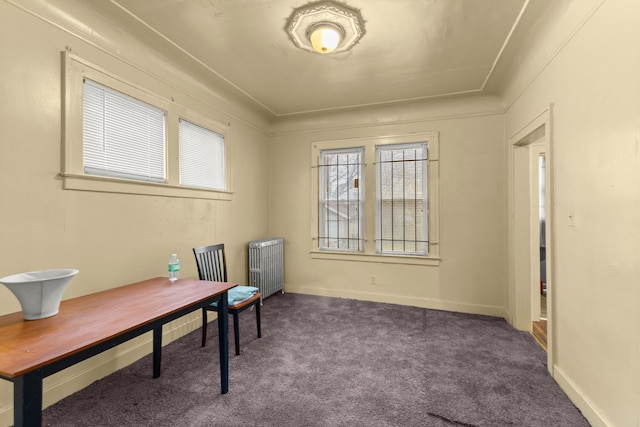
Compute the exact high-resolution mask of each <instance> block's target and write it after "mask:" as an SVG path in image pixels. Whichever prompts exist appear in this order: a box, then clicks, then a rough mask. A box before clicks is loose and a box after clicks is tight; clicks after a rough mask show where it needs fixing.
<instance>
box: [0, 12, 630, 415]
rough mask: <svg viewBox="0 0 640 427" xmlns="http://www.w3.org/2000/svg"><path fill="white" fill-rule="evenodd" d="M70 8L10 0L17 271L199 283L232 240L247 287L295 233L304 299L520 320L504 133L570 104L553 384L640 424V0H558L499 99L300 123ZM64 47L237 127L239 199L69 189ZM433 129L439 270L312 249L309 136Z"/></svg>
mask: <svg viewBox="0 0 640 427" xmlns="http://www.w3.org/2000/svg"><path fill="white" fill-rule="evenodd" d="M16 3H17V4H25V3H24V2H16ZM64 3H65V4H66V5H70V4H71V5H72V7H71V6H70V7H69V11H73V13H75V14H76V15H75V16H70V15H69V16H67V15H66V14H64V13H61V14H58V13H57V12H56V10H55V8H49V7H47V4H46V2H38V1H34V2H30V3H26V4H28V5H29V7H34V8H35V9H39V10H37V12H38V13H41V14H42V15H41V17H40V18H38V17H36V16H33V15H31V14H30V13H27V12H25V11H22V10H21V9H19V8H18V7H16V6H13V5H11V4H9V3H7V2H4V1H0V24H2V25H0V76H2V79H0V99H2V102H1V103H0V129H1V135H0V147H1V149H2V156H0V192H1V194H2V199H1V200H2V201H1V203H0V219H1V221H0V235H1V236H2V244H1V245H0V256H1V258H0V259H2V260H3V262H2V263H0V276H4V275H8V274H13V273H17V272H22V271H29V270H35V269H44V268H54V267H74V268H78V269H80V274H79V275H78V276H77V277H76V278H74V279H73V280H72V281H71V283H70V285H69V287H68V288H67V290H66V292H65V298H70V297H74V296H78V295H83V294H87V293H91V292H96V291H98V290H101V289H106V288H110V287H113V286H119V285H122V284H126V283H130V282H133V281H137V280H141V279H144V278H148V277H153V276H159V275H164V274H165V270H166V262H167V261H168V256H169V254H170V253H171V252H174V251H177V252H178V254H179V255H180V256H181V259H182V264H183V275H185V276H195V275H196V268H195V263H194V262H193V260H192V255H191V248H192V247H193V246H196V245H201V244H207V243H210V242H214V241H215V242H218V241H224V242H225V243H227V245H228V251H229V263H230V267H231V270H232V271H231V277H233V278H234V280H237V281H239V282H241V281H244V280H245V279H246V250H245V244H246V242H247V241H249V240H252V239H254V238H260V237H266V236H268V235H273V236H276V235H278V236H282V237H284V238H285V242H286V247H285V251H286V252H285V257H286V284H285V286H286V287H285V289H286V290H287V291H290V292H306V293H314V294H320V295H331V296H340V297H351V298H361V299H368V300H374V301H390V302H395V303H402V304H409V305H418V306H423V307H433V308H443V309H448V310H459V311H465V312H475V313H485V314H492V315H498V316H505V317H507V318H508V317H510V315H511V313H510V310H511V307H509V306H508V304H509V301H508V297H507V295H508V290H509V286H513V284H512V283H511V282H510V277H509V274H508V271H509V268H508V264H507V263H508V256H507V255H508V254H507V248H508V242H509V239H510V236H508V235H507V230H508V227H507V223H508V206H509V203H508V197H509V194H508V188H509V186H508V182H509V181H508V173H507V170H508V166H509V165H508V158H509V156H508V150H507V149H505V144H506V141H507V140H508V138H509V137H510V136H512V135H514V134H515V133H516V132H518V131H519V130H520V129H522V128H523V127H524V126H525V125H526V124H527V123H529V122H530V121H531V120H532V119H534V118H535V117H536V116H537V115H538V114H540V113H541V112H542V111H544V110H545V109H547V108H548V107H549V105H550V104H553V106H554V107H553V117H552V119H553V133H554V135H553V136H554V142H553V153H552V154H553V159H552V173H553V180H554V188H553V189H554V193H553V201H554V210H553V212H552V214H553V216H554V218H555V221H554V223H553V224H552V225H553V226H554V230H555V233H554V240H553V242H554V243H555V255H554V260H553V261H554V265H555V266H556V268H555V271H554V274H553V279H554V284H555V288H554V289H552V292H554V297H555V298H554V301H555V305H554V307H553V310H554V315H555V316H554V326H553V327H554V335H555V343H554V353H555V355H554V362H555V366H554V367H553V372H554V376H555V377H556V379H557V380H558V382H559V383H560V384H561V386H562V387H563V388H564V389H565V391H567V393H568V394H569V396H570V397H571V398H572V399H573V400H574V402H576V404H577V405H578V406H579V407H580V409H581V410H582V411H583V412H584V413H585V415H587V416H588V418H589V420H590V421H591V422H592V423H593V424H594V425H612V426H627V425H638V424H639V423H640V413H639V409H638V408H640V366H639V363H640V362H639V361H640V315H639V314H638V313H639V312H640V287H639V286H638V283H639V282H640V271H639V269H640V262H639V261H640V243H638V242H640V227H639V225H640V220H639V219H638V218H640V196H639V194H640V160H639V156H638V149H639V146H638V144H639V142H638V140H639V138H640V121H639V119H638V117H640V79H638V76H640V56H638V55H637V54H636V50H637V49H636V47H635V45H636V44H637V41H638V40H640V27H639V26H638V25H637V22H636V20H637V19H636V18H637V17H638V16H640V3H639V2H637V1H636V0H606V1H604V0H581V1H579V2H577V1H570V0H562V1H561V0H558V1H557V2H555V1H554V2H553V4H554V5H556V6H554V8H553V9H551V13H549V14H548V15H547V17H546V19H547V20H546V21H545V22H542V23H540V24H539V25H537V26H534V28H536V29H537V33H535V34H534V33H531V34H530V35H529V34H528V35H527V36H528V37H529V36H530V39H531V40H530V42H529V43H528V44H527V45H526V48H525V49H523V51H522V52H520V53H519V55H518V58H519V60H518V61H517V63H516V65H515V66H514V68H513V69H511V70H509V72H508V73H505V74H504V75H505V80H504V82H502V86H504V90H503V93H502V99H501V100H498V99H496V98H490V97H468V98H456V99H451V100H437V101H436V100H434V101H432V102H425V103H422V104H398V105H396V106H394V107H390V108H371V109H361V110H359V111H343V112H340V113H336V114H317V115H305V116H292V117H284V118H280V119H279V120H278V121H277V123H276V124H275V125H274V126H272V127H271V128H269V123H268V122H267V120H266V119H264V118H263V116H262V115H261V113H260V111H257V110H256V109H255V107H248V106H247V104H246V103H245V102H244V101H245V100H243V99H241V98H242V97H241V96H240V97H238V98H236V94H234V93H233V90H232V89H230V88H228V87H222V86H221V88H220V90H219V91H218V88H216V90H217V92H216V93H213V92H211V91H210V90H209V89H208V88H207V87H205V85H204V84H203V83H202V77H203V76H205V75H206V76H210V73H209V72H208V71H206V70H203V69H201V68H198V66H197V65H194V64H192V63H191V62H190V61H189V60H188V59H187V58H185V57H184V56H181V54H180V52H176V51H175V50H172V49H171V48H166V49H165V48H163V49H159V50H156V49H152V48H150V47H149V43H151V42H150V41H149V40H150V38H149V37H148V36H149V35H148V34H147V35H144V34H143V35H136V34H133V33H132V32H131V31H130V30H129V29H123V28H118V27H117V26H114V25H111V23H109V22H107V21H106V19H107V18H105V17H102V16H101V17H98V16H94V15H95V14H92V11H91V7H90V6H87V5H88V3H87V2H82V1H74V0H68V1H67V2H64ZM538 4H540V3H535V4H534V6H535V5H538ZM47 20H53V21H57V22H58V21H59V22H64V23H65V25H63V26H58V25H53V24H50V23H47ZM83 22H91V24H92V25H88V26H84V25H82V24H83ZM65 28H67V29H68V30H67V29H65ZM142 39H144V40H145V41H144V43H143V42H142V41H140V40H142ZM154 43H155V42H154ZM67 47H68V48H70V49H71V50H72V51H73V52H74V54H76V55H78V56H80V57H82V58H83V59H85V60H87V61H90V62H92V63H94V64H96V65H98V66H100V67H102V68H104V69H106V70H108V71H109V72H113V73H117V74H118V75H120V76H122V77H124V78H126V79H128V80H131V81H133V82H135V83H137V84H139V85H141V86H145V87H147V88H148V89H150V90H152V91H154V92H156V93H158V94H159V95H161V96H163V97H166V98H171V97H174V98H175V99H176V102H179V103H181V104H182V105H185V106H187V107H189V108H192V109H193V110H194V111H197V112H199V113H201V114H204V115H207V116H210V117H212V118H214V119H216V120H220V121H224V122H228V123H230V124H231V130H232V140H231V141H232V143H233V144H234V158H233V163H232V166H233V167H234V172H233V178H234V190H235V195H234V198H233V200H232V201H231V202H222V201H209V200H197V199H182V198H168V197H157V196H136V195H122V194H110V193H94V192H78V191H65V190H62V182H61V180H60V178H59V177H58V176H57V174H58V173H59V172H60V159H61V141H60V135H61V109H60V100H61V86H60V82H61V71H60V64H61V62H60V61H61V59H60V52H61V51H63V50H65V49H66V48H67ZM158 51H161V52H162V53H161V54H160V53H158ZM505 106H506V107H505ZM505 108H506V114H503V113H504V111H505ZM267 129H269V132H271V137H268V136H267ZM427 131H437V132H439V136H440V199H439V205H440V242H441V249H440V254H441V257H442V262H441V264H440V265H439V266H403V265H394V264H378V263H363V262H342V261H328V260H318V259H311V257H310V253H309V251H310V248H311V241H310V237H311V231H310V230H311V227H312V224H311V223H310V218H311V204H312V203H313V197H312V194H311V192H310V189H311V168H310V165H311V144H312V142H314V141H322V140H336V139H346V138H368V137H371V138H373V137H378V136H381V135H398V134H407V133H412V132H427ZM266 159H268V160H267V161H265V160H266ZM570 215H571V216H572V217H573V218H574V223H573V224H571V223H570V221H569V220H568V218H569V216H570ZM96 223H97V224H99V225H98V226H97V227H96V226H94V224H96ZM371 274H374V275H376V278H377V280H376V281H377V283H376V285H375V286H373V285H371V284H369V276H370V275H371ZM17 310H19V305H18V303H17V301H16V300H15V298H14V297H13V295H11V293H10V292H9V291H8V290H6V289H5V288H4V287H2V288H0V315H1V314H5V313H9V312H13V311H17ZM195 327H197V317H196V316H187V318H185V319H181V320H180V321H179V322H177V323H176V324H175V325H173V327H172V328H170V330H169V331H168V332H167V333H168V336H167V340H168V339H172V338H175V337H177V336H179V335H180V334H183V333H186V332H188V331H189V330H191V329H193V328H195ZM149 349H150V346H149V339H148V338H147V337H142V338H141V339H138V340H135V341H133V342H131V343H129V344H127V345H123V346H120V347H118V348H116V349H114V350H112V351H108V352H106V353H104V354H102V355H100V356H96V357H95V358H93V359H91V360H89V361H87V362H84V363H82V364H79V365H78V366H74V367H72V368H69V369H68V370H66V371H63V372H62V373H60V374H56V375H54V376H53V377H51V378H48V379H47V380H46V381H45V404H50V403H52V402H54V401H56V400H58V399H60V398H61V397H63V396H65V395H66V394H69V393H71V392H73V391H76V390H78V389H79V388H81V387H82V386H83V385H85V384H88V383H89V382H91V381H93V380H95V379H96V378H99V377H100V376H103V375H106V374H108V373H110V372H113V371H114V370H116V369H118V368H120V367H122V366H124V365H125V364H126V363H129V362H131V361H132V360H135V358H137V357H140V356H142V355H144V354H145V353H147V352H148V351H149ZM11 404H12V387H11V384H10V383H8V382H6V381H2V382H0V425H9V424H10V423H11V415H12V414H11Z"/></svg>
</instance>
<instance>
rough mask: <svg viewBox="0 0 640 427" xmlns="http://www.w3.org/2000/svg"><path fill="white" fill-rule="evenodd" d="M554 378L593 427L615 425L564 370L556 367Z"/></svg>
mask: <svg viewBox="0 0 640 427" xmlns="http://www.w3.org/2000/svg"><path fill="white" fill-rule="evenodd" d="M553 376H554V379H555V380H556V382H557V383H558V384H559V385H560V388H562V390H563V391H564V392H565V393H566V394H567V396H569V399H571V401H572V402H573V404H574V405H576V406H577V407H578V409H580V411H581V412H582V415H584V417H585V418H586V419H587V420H588V421H589V423H590V424H591V425H592V426H593V427H613V424H612V423H611V422H609V421H608V420H607V418H606V417H605V416H604V414H603V413H602V411H600V410H599V409H598V408H597V407H596V406H595V405H594V404H593V402H592V401H591V400H589V398H588V397H587V396H586V395H585V393H584V392H583V391H582V390H581V389H580V387H578V386H577V385H576V384H575V383H574V382H573V381H572V380H571V378H569V376H567V374H566V373H565V372H564V371H563V370H562V368H560V367H558V366H557V365H555V366H554V367H553Z"/></svg>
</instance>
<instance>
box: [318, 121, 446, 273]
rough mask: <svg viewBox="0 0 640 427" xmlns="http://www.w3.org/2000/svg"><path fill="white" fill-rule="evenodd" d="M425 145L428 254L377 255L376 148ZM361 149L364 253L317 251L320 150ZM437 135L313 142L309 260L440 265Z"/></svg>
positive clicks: (425, 133)
mask: <svg viewBox="0 0 640 427" xmlns="http://www.w3.org/2000/svg"><path fill="white" fill-rule="evenodd" d="M420 142H426V143H427V150H428V160H427V161H428V169H427V173H428V183H427V184H428V196H427V197H428V201H427V206H428V216H429V221H428V236H429V249H428V254H427V255H426V256H424V255H399V254H387V253H377V251H376V241H375V239H376V230H375V228H376V223H377V221H376V216H377V208H376V205H377V200H376V199H377V197H376V192H377V191H378V190H377V177H376V169H377V167H376V158H375V156H376V147H377V146H383V145H399V144H408V143H420ZM355 147H364V148H365V153H364V179H365V182H366V183H367V185H366V186H365V192H364V195H363V198H364V206H365V213H364V222H365V234H364V239H365V245H364V246H365V250H364V252H360V253H355V252H341V251H330V250H326V249H323V250H321V249H320V248H319V212H318V208H319V197H318V194H319V193H318V191H319V188H320V187H319V182H318V181H319V179H318V175H319V174H318V163H319V158H320V156H319V154H320V151H321V150H330V149H345V148H355ZM439 163H440V155H439V134H438V132H435V131H434V132H417V133H411V134H403V135H389V136H378V137H362V138H351V139H341V140H324V141H315V142H313V143H312V144H311V198H312V199H311V201H312V203H311V204H312V209H311V224H310V227H311V233H310V234H311V248H310V255H311V258H312V259H326V260H340V261H358V262H376V263H393V264H408V265H425V266H438V265H440V245H439V241H440V236H439V175H440V170H439Z"/></svg>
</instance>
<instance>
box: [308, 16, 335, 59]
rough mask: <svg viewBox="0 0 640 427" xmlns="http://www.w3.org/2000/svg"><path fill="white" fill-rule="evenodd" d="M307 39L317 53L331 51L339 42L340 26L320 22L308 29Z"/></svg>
mask: <svg viewBox="0 0 640 427" xmlns="http://www.w3.org/2000/svg"><path fill="white" fill-rule="evenodd" d="M309 32H310V34H309V41H311V46H313V48H314V49H315V51H316V52H318V53H322V54H325V53H331V52H333V51H334V50H336V48H337V47H338V45H339V44H340V40H342V31H341V29H340V27H338V26H337V25H334V24H330V23H321V24H318V25H315V26H313V27H311V28H310V30H309Z"/></svg>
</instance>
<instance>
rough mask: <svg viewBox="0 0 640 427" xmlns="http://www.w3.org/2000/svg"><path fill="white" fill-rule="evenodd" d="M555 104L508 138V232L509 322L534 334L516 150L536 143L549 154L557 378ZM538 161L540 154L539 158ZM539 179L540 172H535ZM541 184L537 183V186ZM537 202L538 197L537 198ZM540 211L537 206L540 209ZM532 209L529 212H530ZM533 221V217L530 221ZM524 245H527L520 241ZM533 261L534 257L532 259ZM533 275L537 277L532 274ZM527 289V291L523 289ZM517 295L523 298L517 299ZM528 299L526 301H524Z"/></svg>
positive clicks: (551, 325) (551, 356)
mask: <svg viewBox="0 0 640 427" xmlns="http://www.w3.org/2000/svg"><path fill="white" fill-rule="evenodd" d="M552 117H553V104H550V105H549V106H548V108H546V109H545V110H544V111H542V112H541V113H539V114H538V115H537V116H535V117H534V118H533V119H532V120H530V121H529V122H528V123H527V124H526V125H524V126H522V127H521V128H520V129H519V130H517V131H516V132H514V133H513V134H512V135H511V136H509V137H508V160H509V162H508V176H509V179H508V187H509V188H508V191H509V193H508V194H509V216H508V218H509V224H508V227H509V230H508V236H509V241H508V248H509V251H508V253H509V256H508V274H509V286H508V305H509V307H508V310H507V312H508V313H509V319H508V320H509V323H511V324H512V325H513V326H514V327H515V328H517V329H520V330H525V331H529V332H531V330H532V322H531V306H532V304H533V297H532V295H533V291H532V289H531V286H533V283H528V284H521V283H516V254H515V250H516V248H517V242H516V238H517V237H516V233H515V219H516V217H515V215H516V212H515V210H516V204H515V198H516V194H515V182H516V172H518V171H516V164H515V157H516V150H517V149H522V148H523V147H527V148H528V149H529V151H530V152H537V151H538V150H531V148H532V147H533V144H535V145H541V146H542V147H541V148H540V149H541V150H542V151H543V152H544V153H545V186H546V193H545V199H546V200H545V204H546V222H545V243H546V268H547V272H546V273H547V369H548V371H549V373H550V374H551V375H552V376H553V367H554V361H555V360H556V357H555V356H556V354H555V349H556V342H555V337H556V333H555V322H554V319H555V298H554V296H555V253H556V251H555V240H554V236H555V206H554V182H553V177H554V175H555V174H554V167H555V162H554V155H553V148H554V144H553V118H552ZM536 161H537V155H536ZM531 163H532V162H531V159H530V161H529V162H528V163H527V168H528V171H527V173H528V174H529V179H531V178H532V173H531ZM535 176H537V172H536V173H535ZM536 185H537V183H536ZM529 188H531V185H529ZM536 199H537V196H536ZM536 209H537V207H536ZM530 211H531V209H529V212H530ZM528 220H529V221H530V218H529V219H528ZM531 234H532V233H531V232H530V233H529V234H528V239H529V244H530V245H531V244H533V243H534V242H533V241H532V240H537V239H532V237H531ZM520 243H521V244H522V243H523V242H520ZM533 249H535V250H537V251H539V249H538V248H530V250H533ZM531 258H532V257H531ZM529 268H530V269H533V268H538V269H539V266H530V267H529ZM529 276H533V274H530V275H529ZM524 286H526V289H525V288H523V287H524ZM516 295H518V296H519V299H518V300H516ZM522 298H524V300H522Z"/></svg>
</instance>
